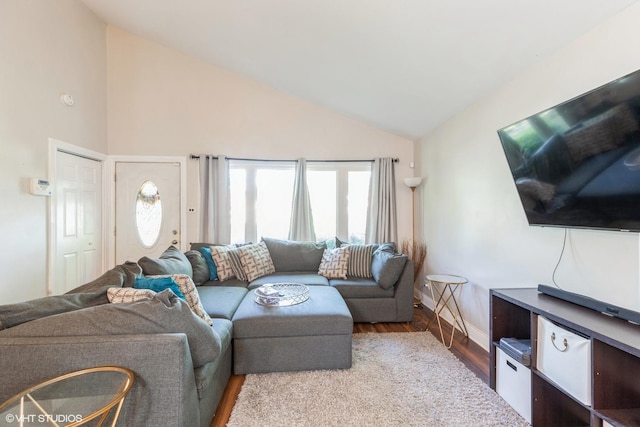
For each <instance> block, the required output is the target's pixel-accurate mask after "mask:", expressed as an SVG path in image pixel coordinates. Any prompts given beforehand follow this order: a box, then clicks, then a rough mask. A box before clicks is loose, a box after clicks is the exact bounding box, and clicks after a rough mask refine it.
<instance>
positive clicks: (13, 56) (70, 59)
mask: <svg viewBox="0 0 640 427" xmlns="http://www.w3.org/2000/svg"><path fill="white" fill-rule="evenodd" d="M105 28H106V27H105V25H104V24H103V23H102V22H100V21H99V20H98V19H97V18H96V17H95V16H94V15H93V13H92V12H90V11H89V10H88V9H87V8H86V7H85V6H84V5H83V4H82V3H81V2H79V1H76V0H56V1H40V0H2V1H0V64H2V65H0V150H2V154H3V155H2V157H1V158H0V200H1V202H0V235H1V236H2V238H3V244H2V249H1V252H2V253H1V255H0V270H2V281H0V303H11V302H16V301H23V300H27V299H32V298H37V297H42V296H45V295H46V266H47V265H46V262H47V250H46V249H47V218H48V216H47V212H48V207H47V206H48V199H47V198H45V197H39V196H32V195H30V194H29V186H28V179H29V178H30V177H38V178H47V177H48V171H47V168H48V138H49V137H51V138H56V139H58V140H62V141H65V142H68V143H71V144H74V145H77V146H81V147H84V148H88V149H91V150H93V151H97V152H103V153H106V150H107V121H106V114H107V110H106V108H107V105H106V95H107V93H106V82H107V78H106V71H107V70H106V43H105ZM62 92H67V93H70V94H72V95H73V97H74V98H75V105H74V106H73V107H66V106H64V105H63V104H62V103H61V102H60V94H61V93H62Z"/></svg>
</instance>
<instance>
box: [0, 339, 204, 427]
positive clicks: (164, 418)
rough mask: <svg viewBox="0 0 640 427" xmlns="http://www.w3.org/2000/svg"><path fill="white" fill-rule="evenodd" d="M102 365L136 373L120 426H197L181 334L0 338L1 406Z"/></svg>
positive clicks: (192, 378)
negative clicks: (38, 386)
mask: <svg viewBox="0 0 640 427" xmlns="http://www.w3.org/2000/svg"><path fill="white" fill-rule="evenodd" d="M107 365H115V366H123V367H125V368H129V369H131V370H132V371H133V372H134V373H135V380H134V384H133V387H132V389H131V391H130V392H129V394H128V395H127V397H126V398H125V401H124V405H123V407H122V412H121V413H120V418H119V423H118V424H119V425H173V426H197V425H200V416H199V409H198V395H197V388H196V385H195V376H194V368H193V362H192V360H191V353H190V352H189V344H188V342H187V337H186V335H184V334H148V335H119V336H113V335H108V336H77V337H31V338H8V337H7V338H0V378H1V380H0V383H1V384H2V386H1V387H0V402H4V401H6V400H8V399H9V398H10V397H11V396H13V395H15V394H16V393H18V392H20V391H22V390H24V389H26V388H28V387H31V386H33V385H36V384H38V383H40V382H43V381H45V380H48V379H50V378H54V377H56V376H59V375H62V374H65V373H67V372H71V371H76V370H80V369H85V368H91V367H96V366H107Z"/></svg>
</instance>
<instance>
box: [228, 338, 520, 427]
mask: <svg viewBox="0 0 640 427" xmlns="http://www.w3.org/2000/svg"><path fill="white" fill-rule="evenodd" d="M227 425H228V426H232V427H237V426H241V427H246V426H269V427H271V426H287V427H290V426H305V427H308V426H314V427H315V426H340V427H342V426H385V427H386V426H437V427H441V426H451V427H454V426H455V427H460V426H473V427H476V426H500V427H504V426H528V424H527V423H526V422H525V421H524V419H523V418H521V417H520V416H519V415H518V414H517V413H516V412H515V411H514V410H513V409H511V407H510V406H509V405H508V404H507V403H506V402H505V401H504V400H502V398H501V397H500V396H499V395H498V394H497V393H495V392H494V391H493V390H491V389H490V388H489V386H487V385H486V384H485V383H483V382H482V381H481V380H480V379H479V378H478V377H476V376H475V375H474V374H473V373H472V372H471V371H470V370H468V369H467V368H466V367H465V366H464V365H463V364H462V362H460V361H459V360H458V359H457V358H456V357H455V356H454V355H453V354H451V353H450V352H449V351H448V350H446V349H445V348H444V346H443V345H442V343H441V342H439V341H438V340H437V339H436V338H434V337H433V335H431V334H430V333H428V332H397V333H382V334H354V336H353V366H352V368H351V369H346V370H325V371H307V372H291V373H272V374H251V375H247V377H246V380H245V382H244V385H243V386H242V390H241V391H240V394H239V396H238V400H237V402H236V404H235V406H234V408H233V412H232V413H231V418H230V420H229V423H228V424H227Z"/></svg>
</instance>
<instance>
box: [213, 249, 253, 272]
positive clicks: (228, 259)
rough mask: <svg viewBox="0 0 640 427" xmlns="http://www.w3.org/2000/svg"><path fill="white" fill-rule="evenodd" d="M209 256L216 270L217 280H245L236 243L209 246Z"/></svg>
mask: <svg viewBox="0 0 640 427" xmlns="http://www.w3.org/2000/svg"><path fill="white" fill-rule="evenodd" d="M211 257H212V258H213V262H215V264H216V269H217V270H218V280H221V281H222V280H229V279H233V278H237V279H238V280H247V276H246V275H245V274H244V270H243V268H242V262H240V254H239V253H238V248H237V247H236V245H229V246H211Z"/></svg>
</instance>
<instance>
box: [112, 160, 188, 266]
mask: <svg viewBox="0 0 640 427" xmlns="http://www.w3.org/2000/svg"><path fill="white" fill-rule="evenodd" d="M115 171H116V185H115V201H116V209H115V212H116V215H115V217H116V219H115V226H116V231H115V252H116V253H115V261H116V264H121V263H123V262H125V261H137V260H138V259H140V258H141V257H143V256H145V255H146V256H149V257H158V256H159V255H160V254H162V252H164V250H165V249H167V248H168V247H169V246H171V245H174V246H176V247H177V248H180V246H181V245H180V235H181V228H180V226H181V208H180V206H181V205H180V200H181V195H180V190H181V185H180V179H181V173H180V163H175V162H167V163H163V162H150V163H147V162H116V164H115Z"/></svg>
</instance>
